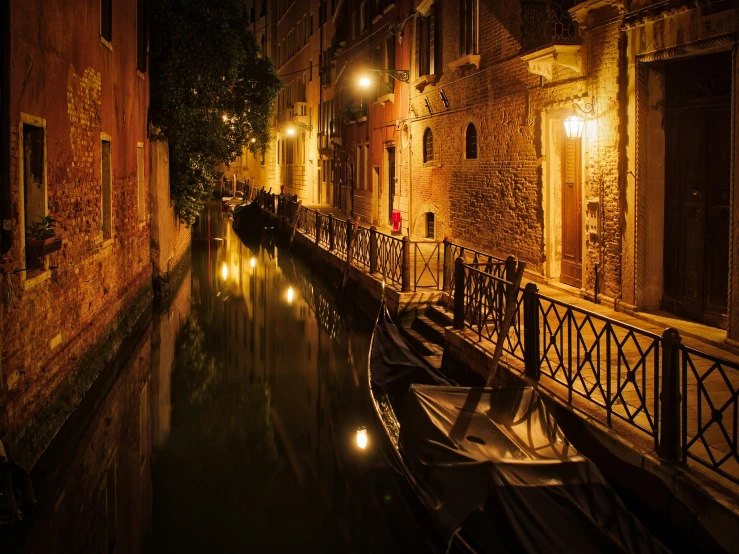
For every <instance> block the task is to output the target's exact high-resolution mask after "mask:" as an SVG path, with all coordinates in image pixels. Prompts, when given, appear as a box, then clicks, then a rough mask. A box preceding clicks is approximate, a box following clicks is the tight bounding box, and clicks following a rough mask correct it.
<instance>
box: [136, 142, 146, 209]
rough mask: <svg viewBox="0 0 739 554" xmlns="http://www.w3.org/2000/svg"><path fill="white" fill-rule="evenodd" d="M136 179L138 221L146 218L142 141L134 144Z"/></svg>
mask: <svg viewBox="0 0 739 554" xmlns="http://www.w3.org/2000/svg"><path fill="white" fill-rule="evenodd" d="M136 180H137V181H138V190H139V195H138V196H139V221H144V220H145V219H146V179H145V176H144V143H143V142H139V143H138V144H137V145H136Z"/></svg>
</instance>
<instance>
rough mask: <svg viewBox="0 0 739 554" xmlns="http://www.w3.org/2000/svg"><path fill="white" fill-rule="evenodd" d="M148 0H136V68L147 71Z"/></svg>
mask: <svg viewBox="0 0 739 554" xmlns="http://www.w3.org/2000/svg"><path fill="white" fill-rule="evenodd" d="M147 44H148V40H147V29H146V0H136V69H138V70H139V71H140V72H141V73H146V46H147Z"/></svg>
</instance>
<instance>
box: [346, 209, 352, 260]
mask: <svg viewBox="0 0 739 554" xmlns="http://www.w3.org/2000/svg"><path fill="white" fill-rule="evenodd" d="M351 242H352V220H351V218H348V219H347V220H346V246H345V249H346V255H347V256H348V255H349V245H350V244H351Z"/></svg>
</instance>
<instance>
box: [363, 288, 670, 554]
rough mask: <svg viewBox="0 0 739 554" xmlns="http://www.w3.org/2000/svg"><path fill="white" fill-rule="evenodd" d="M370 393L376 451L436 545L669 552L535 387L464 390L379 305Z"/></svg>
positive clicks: (510, 549)
mask: <svg viewBox="0 0 739 554" xmlns="http://www.w3.org/2000/svg"><path fill="white" fill-rule="evenodd" d="M369 378H370V391H371V394H372V400H373V404H374V407H375V413H376V416H377V419H378V420H379V423H380V428H381V429H382V431H383V433H384V437H383V440H382V442H383V448H384V450H385V451H386V452H387V454H388V455H389V459H390V460H391V461H392V463H393V465H394V466H396V469H398V471H399V473H401V474H402V475H403V476H404V478H405V479H406V480H407V481H408V483H409V484H410V486H411V488H412V489H413V490H414V491H415V493H416V494H417V495H418V497H419V498H420V500H421V501H422V503H423V504H424V505H425V507H426V509H427V510H428V512H429V514H430V515H431V519H432V520H433V521H434V523H435V524H436V527H437V530H438V533H439V535H440V536H441V537H442V541H444V544H445V545H446V550H447V551H451V549H453V548H455V547H456V549H457V551H460V550H461V551H471V552H476V553H488V552H599V553H600V552H613V553H616V552H619V553H621V552H655V553H656V552H660V553H661V552H667V549H666V548H665V547H664V546H663V545H662V544H661V543H660V542H659V541H658V540H657V539H655V538H654V537H652V535H651V534H650V532H649V531H648V530H647V529H646V528H645V527H644V526H643V525H642V524H641V523H640V522H639V521H638V519H637V518H636V517H635V516H634V515H633V514H632V513H631V512H630V511H629V509H628V508H627V507H626V506H625V504H624V503H623V502H622V500H621V499H620V498H619V497H618V495H617V494H616V492H615V491H613V489H612V488H611V487H610V486H609V485H608V483H607V482H606V481H605V479H604V478H603V476H602V475H601V473H600V471H599V470H598V468H597V467H596V466H595V465H594V464H593V463H592V462H591V461H590V460H589V459H588V458H586V457H585V456H582V455H581V454H580V453H579V452H578V451H577V450H576V449H575V448H574V447H573V446H572V444H571V443H570V442H569V441H568V439H567V437H566V436H565V435H564V433H563V432H562V430H561V429H560V428H559V426H558V425H557V421H556V418H555V417H554V413H553V412H552V411H551V410H550V409H549V408H548V406H547V404H546V403H545V402H544V401H543V400H542V399H541V398H540V397H539V395H538V393H537V392H536V390H535V389H534V388H533V387H529V386H506V387H484V388H483V387H477V388H474V387H463V386H458V385H457V384H456V383H453V382H451V381H450V380H448V379H447V378H446V377H445V376H444V375H443V374H442V373H441V372H439V371H438V370H436V369H435V368H433V367H431V366H429V365H428V364H427V363H426V362H425V360H424V359H423V358H422V357H420V356H418V355H417V354H416V353H415V352H414V351H413V350H412V349H411V348H410V346H409V345H408V343H407V342H406V341H405V339H404V338H403V336H402V335H401V334H400V331H399V329H398V328H397V327H396V326H395V325H394V324H393V322H392V320H391V319H390V316H389V314H388V312H387V309H386V307H385V304H384V302H383V304H382V306H381V309H380V313H379V316H378V319H377V323H376V326H375V331H374V334H373V337H372V345H371V353H370V361H369Z"/></svg>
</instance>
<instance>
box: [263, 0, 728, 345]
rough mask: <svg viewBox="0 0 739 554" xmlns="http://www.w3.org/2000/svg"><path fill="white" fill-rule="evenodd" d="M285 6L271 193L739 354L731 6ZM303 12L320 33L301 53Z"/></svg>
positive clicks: (526, 2)
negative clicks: (686, 329) (511, 266)
mask: <svg viewBox="0 0 739 554" xmlns="http://www.w3.org/2000/svg"><path fill="white" fill-rule="evenodd" d="M281 6H282V7H281V9H282V10H283V12H280V13H283V15H284V14H287V15H286V16H285V17H283V18H282V19H280V25H283V27H280V29H282V30H281V31H278V36H280V37H283V38H284V39H285V43H286V46H285V48H286V49H287V50H285V49H283V48H282V45H281V43H280V45H279V46H280V48H278V52H277V56H278V57H277V58H276V60H277V62H276V63H277V65H278V67H279V68H280V75H281V76H282V77H283V79H284V80H285V81H286V83H288V90H287V91H286V92H284V93H283V96H282V97H281V99H280V103H279V105H278V111H277V113H278V117H277V125H276V127H275V132H276V141H275V147H276V148H277V150H278V156H277V157H276V158H278V160H276V161H277V165H276V167H277V168H278V169H277V171H278V172H279V179H278V178H277V177H276V176H275V178H274V179H273V180H268V182H267V183H266V184H267V185H268V188H269V186H272V187H273V190H279V188H280V186H281V185H283V184H284V185H285V187H286V190H287V191H288V192H291V193H294V194H298V195H299V196H300V197H301V198H302V199H304V201H306V202H311V203H316V204H323V205H331V206H335V207H339V208H341V209H343V210H344V211H345V212H346V213H347V214H348V215H355V216H358V217H359V218H360V219H361V220H362V221H364V222H366V223H371V224H379V225H385V224H388V223H389V222H390V221H391V220H392V214H393V211H397V214H399V215H400V217H401V218H402V224H401V229H402V232H403V233H404V234H410V235H412V236H414V237H416V238H433V239H436V240H441V239H442V238H444V237H449V238H451V239H453V240H454V241H456V242H460V243H463V244H467V245H469V246H473V247H476V248H478V249H481V250H485V251H489V252H492V253H496V254H499V255H501V256H507V255H509V254H513V255H515V256H517V257H519V258H521V259H522V260H524V261H526V262H527V264H528V268H529V271H530V275H532V276H534V274H535V276H536V278H538V279H543V280H547V281H548V282H550V283H552V284H556V285H557V286H561V287H562V288H564V289H565V290H567V291H568V292H570V293H572V294H576V295H580V296H583V297H586V298H591V299H594V298H595V297H596V295H597V297H598V299H599V300H600V301H603V302H605V303H606V304H609V305H612V306H616V307H617V308H618V309H623V310H626V311H628V312H635V311H645V310H646V311H652V310H657V311H660V310H663V311H666V312H668V313H672V314H674V315H676V316H678V317H685V318H687V319H691V320H697V321H699V322H701V323H704V324H706V325H708V326H713V327H715V328H719V329H726V330H727V340H728V341H729V342H732V343H733V345H734V346H737V345H739V343H736V342H735V341H736V339H737V337H738V336H739V307H737V300H736V299H737V296H738V295H739V272H737V270H736V268H735V265H736V263H737V262H736V256H734V252H736V251H737V247H739V234H738V233H739V231H737V229H738V227H737V225H735V222H736V210H735V209H734V205H733V202H734V200H733V199H734V197H735V194H734V193H735V187H736V186H737V184H736V181H737V179H736V178H735V172H736V168H735V164H734V160H735V157H736V149H737V146H736V145H737V143H738V141H737V140H736V136H735V135H736V125H735V118H736V110H734V104H735V102H736V94H735V93H734V89H735V77H734V76H735V73H736V61H735V59H734V58H735V55H734V51H735V48H736V42H735V39H734V38H733V37H734V33H735V31H736V25H737V12H736V8H735V6H734V4H733V3H732V2H712V3H697V4H689V3H686V2H681V1H674V2H672V1H671V2H657V1H649V0H633V1H628V0H586V1H584V2H578V1H576V0H517V1H516V2H505V3H497V4H495V5H493V4H490V3H486V2H480V1H479V0H464V1H462V2H458V1H451V0H423V1H417V0H414V1H412V2H411V1H410V0H409V1H408V2H403V1H396V2H391V1H385V0H372V1H363V2H343V1H337V2H314V3H311V2H307V1H306V2H305V3H300V2H293V3H292V4H290V3H289V2H286V3H284V5H281ZM299 6H302V7H299ZM324 6H325V7H324ZM298 12H300V13H301V14H305V13H308V14H309V15H310V13H316V14H317V21H318V23H317V24H314V25H311V26H310V28H311V30H312V32H313V35H312V36H310V32H309V33H308V35H309V38H308V39H307V40H308V43H307V44H308V46H303V47H301V48H302V49H298V50H295V51H293V49H295V48H296V47H295V46H294V45H293V46H291V44H293V43H292V42H291V40H293V39H291V38H290V37H292V36H293V35H290V30H291V29H292V28H293V26H296V25H297V20H298V19H299V18H298V17H297V15H296V14H297V13H298ZM291 14H292V15H291ZM308 19H309V20H310V17H308ZM288 27H289V29H288ZM296 28H297V27H296ZM303 28H305V27H303ZM319 33H320V34H319ZM302 40H306V39H305V38H303V39H302ZM311 41H317V42H318V43H319V45H318V47H315V46H312V45H313V42H311ZM285 52H287V54H285ZM286 55H287V58H286V59H285V56H286ZM316 57H319V66H320V85H321V86H320V88H319V89H317V90H318V93H317V94H316V92H315V91H316V88H315V87H317V86H318V85H317V84H316V79H315V78H313V79H311V78H310V77H308V78H307V79H305V83H306V84H305V95H304V96H303V88H302V87H303V79H302V77H301V71H303V70H305V69H308V70H309V75H313V69H314V68H315V67H316V66H315V59H316ZM406 72H407V74H406ZM296 76H297V77H296ZM362 76H365V77H368V82H367V83H366V87H365V88H362V87H360V86H359V80H360V78H361V77H362ZM406 79H407V81H408V82H409V85H410V86H408V85H406ZM296 80H297V81H299V83H298V84H295V82H294V81H296ZM290 83H292V84H290ZM296 91H297V92H296ZM316 97H317V99H316ZM303 99H305V101H303ZM408 99H410V102H409V101H408ZM296 102H297V108H296ZM296 110H297V111H296ZM303 111H305V113H306V114H307V115H305V116H304V115H302V113H303ZM306 117H307V118H308V119H305V118H306ZM316 117H317V124H316ZM296 118H297V119H296ZM301 118H302V119H301ZM309 120H310V121H309ZM293 121H295V122H297V123H298V127H297V129H299V130H300V142H301V146H300V147H298V146H290V140H293V141H294V140H295V139H289V138H288V136H287V135H286V134H285V133H286V131H287V129H289V128H290V127H289V125H291V122H293ZM566 123H567V126H566V125H565V124H566ZM316 125H317V130H318V132H317V134H316V133H310V132H305V131H306V129H311V130H313V131H315V130H316ZM567 127H569V128H570V132H569V133H568V130H567ZM314 135H315V138H316V139H317V140H315V141H314ZM312 149H315V150H313V151H312ZM283 150H286V152H288V153H286V154H285V155H284V156H283V155H282V151H283ZM293 151H295V152H298V154H299V155H298V154H294V153H292V152H293ZM296 155H298V158H296V157H295V156H296ZM311 158H313V159H311ZM296 160H297V162H296ZM283 166H286V167H283ZM324 182H325V183H326V184H325V186H324Z"/></svg>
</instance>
